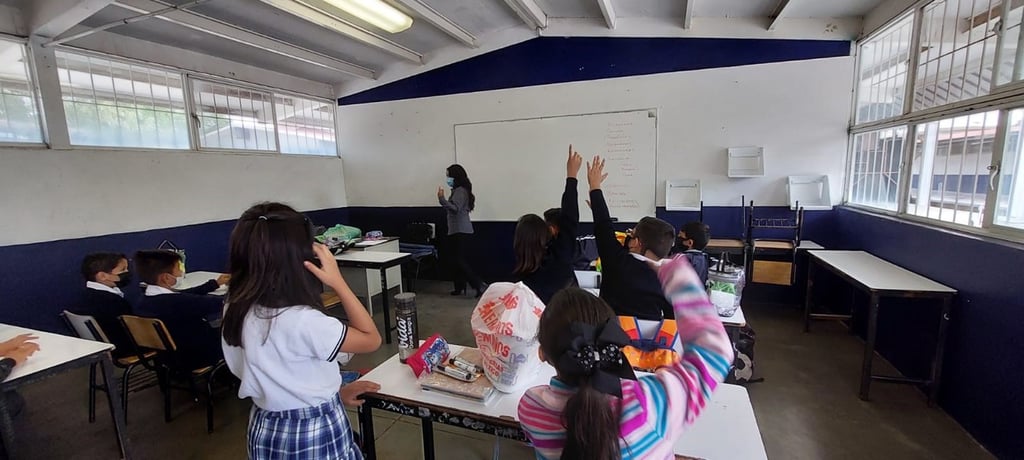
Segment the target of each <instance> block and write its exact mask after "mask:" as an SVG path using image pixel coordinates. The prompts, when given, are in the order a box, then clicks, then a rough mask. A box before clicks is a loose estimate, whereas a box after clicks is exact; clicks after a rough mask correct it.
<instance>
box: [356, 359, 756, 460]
mask: <svg viewBox="0 0 1024 460" xmlns="http://www.w3.org/2000/svg"><path fill="white" fill-rule="evenodd" d="M462 348H463V347H461V346H458V345H451V349H452V353H453V354H454V353H456V352H458V351H461V350H462ZM554 375H555V369H554V368H553V367H551V366H549V365H547V364H544V365H543V366H541V369H540V371H539V372H538V373H537V377H536V378H535V383H534V384H532V385H527V388H529V387H533V386H536V385H546V384H547V383H548V382H549V381H550V380H551V377H553V376H554ZM484 378H486V377H484ZM360 380H370V381H373V382H376V383H378V384H380V386H381V388H380V391H378V392H377V393H378V394H380V395H382V396H389V397H393V398H398V399H404V400H406V401H411V402H419V403H425V404H430V405H433V406H439V407H447V408H451V409H454V410H458V411H462V412H467V413H471V414H478V415H482V416H486V417H492V418H505V419H509V420H510V421H518V420H519V417H518V407H519V400H520V399H521V398H522V397H523V393H525V389H524V391H521V392H518V393H511V394H505V393H498V395H497V396H495V398H494V399H493V400H491V401H490V402H489V403H488V404H487V405H484V404H481V403H477V402H473V401H469V400H464V399H461V398H457V397H454V396H446V395H443V394H438V393H432V392H427V391H422V390H420V387H419V384H418V383H417V382H416V378H415V376H413V373H412V370H411V369H409V366H406V365H404V364H402V363H401V362H399V361H398V355H394V356H392V357H391V358H389V359H388V360H387V361H384V362H383V363H382V364H381V365H379V366H377V367H376V368H374V369H373V370H372V371H370V373H368V374H366V375H365V376H364V377H363V378H362V379H360ZM674 450H675V452H676V453H677V454H680V455H687V456H695V457H700V458H705V459H707V460H718V459H731V458H737V459H738V458H742V459H753V460H760V459H767V458H768V457H767V455H766V454H765V451H764V443H763V442H762V441H761V430H760V429H759V428H758V427H757V419H755V418H754V409H753V407H752V406H751V405H750V397H749V395H748V394H747V390H746V389H745V388H743V387H739V386H736V385H727V384H722V385H720V386H719V387H718V389H717V390H716V391H715V394H714V395H713V396H712V398H711V402H709V403H708V406H707V408H706V409H705V411H704V413H703V414H702V415H701V416H700V418H698V419H697V422H696V423H694V425H693V426H692V427H690V429H689V430H687V431H686V432H685V433H684V434H683V435H682V436H681V437H680V438H679V439H678V440H677V441H676V443H675V449H674Z"/></svg>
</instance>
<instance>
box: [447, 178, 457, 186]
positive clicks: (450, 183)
mask: <svg viewBox="0 0 1024 460" xmlns="http://www.w3.org/2000/svg"><path fill="white" fill-rule="evenodd" d="M445 182H446V183H447V184H448V187H449V188H455V179H452V178H451V177H449V178H447V179H446V180H445Z"/></svg>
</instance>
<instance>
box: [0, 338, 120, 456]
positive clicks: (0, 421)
mask: <svg viewBox="0 0 1024 460" xmlns="http://www.w3.org/2000/svg"><path fill="white" fill-rule="evenodd" d="M20 334H32V335H34V336H36V337H39V339H38V340H36V341H35V342H36V343H38V344H39V351H37V352H36V353H35V354H34V355H32V356H31V357H30V358H28V360H27V361H25V362H24V363H22V364H21V365H18V366H16V367H15V368H14V369H13V370H12V371H11V375H9V376H8V377H7V380H4V381H3V383H0V434H2V438H3V444H4V448H5V449H6V451H7V457H8V458H16V457H17V453H18V451H19V450H23V451H24V452H26V453H27V452H28V449H18V445H17V443H16V442H15V436H14V435H15V432H16V431H17V430H16V428H15V426H14V424H13V421H12V420H11V414H10V412H9V408H8V407H7V398H4V397H2V395H3V393H5V392H7V391H10V390H14V389H16V388H18V387H20V386H22V385H27V384H29V383H32V382H35V381H38V380H42V379H44V378H46V377H49V376H52V375H56V374H59V373H61V372H66V371H69V370H71V369H74V368H76V367H81V366H88V365H90V364H94V363H97V362H98V363H99V364H100V367H101V368H102V375H103V383H104V384H105V385H106V386H107V388H116V387H117V380H116V379H114V375H113V369H114V364H113V362H112V361H111V359H110V350H112V349H113V348H114V346H113V345H111V344H109V343H104V342H94V341H92V340H83V339H79V338H75V337H68V336H65V335H60V334H52V333H49V332H43V331H37V330H33V329H26V328H22V327H17V326H11V325H7V324H0V341H4V340H8V339H11V338H13V337H14V336H17V335H20ZM82 389H83V390H84V389H85V385H82ZM106 394H107V402H108V403H109V405H110V413H111V415H112V417H111V418H113V420H114V433H115V434H116V435H117V445H118V447H119V448H120V449H121V457H122V458H125V459H130V458H131V457H132V455H131V449H130V447H129V443H128V436H127V434H126V432H125V420H124V412H122V408H121V399H120V398H118V397H117V395H116V392H114V391H107V392H106Z"/></svg>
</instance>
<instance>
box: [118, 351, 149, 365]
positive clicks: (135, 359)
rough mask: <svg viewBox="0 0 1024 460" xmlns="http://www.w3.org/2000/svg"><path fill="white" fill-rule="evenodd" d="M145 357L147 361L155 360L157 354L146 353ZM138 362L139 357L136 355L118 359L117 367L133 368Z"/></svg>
mask: <svg viewBox="0 0 1024 460" xmlns="http://www.w3.org/2000/svg"><path fill="white" fill-rule="evenodd" d="M143 356H144V357H145V358H146V359H152V358H154V357H155V356H156V352H155V351H150V352H146V354H145V355H143ZM138 362H139V357H138V356H136V355H132V356H125V357H124V358H117V365H118V366H121V367H128V366H131V365H132V364H138Z"/></svg>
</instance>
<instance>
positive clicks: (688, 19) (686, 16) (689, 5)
mask: <svg viewBox="0 0 1024 460" xmlns="http://www.w3.org/2000/svg"><path fill="white" fill-rule="evenodd" d="M683 2H684V3H685V7H684V8H683V29H685V30H690V27H691V26H692V25H693V4H694V3H696V2H697V0H683Z"/></svg>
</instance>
